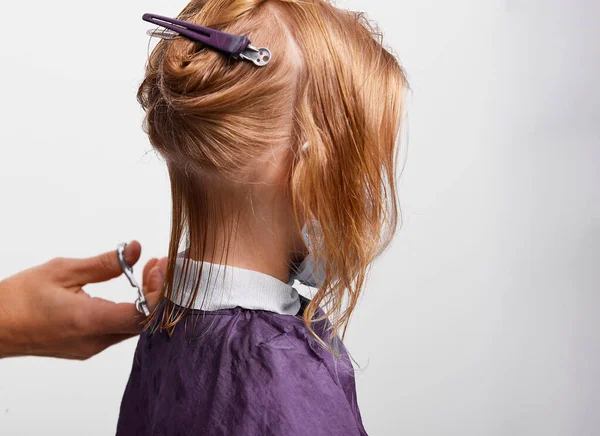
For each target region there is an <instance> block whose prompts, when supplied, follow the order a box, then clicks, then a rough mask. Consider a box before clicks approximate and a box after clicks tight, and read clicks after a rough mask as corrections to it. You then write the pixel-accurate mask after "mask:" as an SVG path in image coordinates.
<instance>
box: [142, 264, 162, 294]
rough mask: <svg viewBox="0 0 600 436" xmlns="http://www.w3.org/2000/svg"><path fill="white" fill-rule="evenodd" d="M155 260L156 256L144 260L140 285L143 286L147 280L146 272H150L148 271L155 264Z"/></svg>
mask: <svg viewBox="0 0 600 436" xmlns="http://www.w3.org/2000/svg"><path fill="white" fill-rule="evenodd" d="M157 262H158V259H157V258H153V259H150V260H149V261H148V262H146V265H145V266H144V273H143V274H142V287H144V284H145V283H147V282H148V274H150V271H151V270H152V268H154V267H155V266H156V263H157Z"/></svg>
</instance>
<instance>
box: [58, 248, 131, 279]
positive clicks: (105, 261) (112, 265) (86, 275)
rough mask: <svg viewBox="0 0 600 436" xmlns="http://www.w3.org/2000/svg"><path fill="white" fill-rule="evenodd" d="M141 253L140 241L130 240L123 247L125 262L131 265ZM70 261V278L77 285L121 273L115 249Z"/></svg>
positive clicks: (116, 275)
mask: <svg viewBox="0 0 600 436" xmlns="http://www.w3.org/2000/svg"><path fill="white" fill-rule="evenodd" d="M141 254H142V246H141V245H140V243H139V242H138V241H131V242H130V243H129V244H127V247H125V252H124V258H125V262H127V264H128V265H131V266H133V265H134V264H135V263H136V262H137V261H138V260H139V258H140V255H141ZM70 263H71V265H70V266H69V268H68V269H69V272H70V274H71V277H72V280H73V281H74V282H75V283H76V284H77V285H78V286H84V285H86V284H88V283H98V282H105V281H107V280H110V279H113V278H115V277H118V276H120V275H121V274H122V273H123V271H122V270H121V264H120V263H119V258H118V256H117V251H116V249H115V250H113V251H109V252H107V253H104V254H100V255H98V256H94V257H89V258H87V259H71V260H70Z"/></svg>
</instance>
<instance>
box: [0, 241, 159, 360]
mask: <svg viewBox="0 0 600 436" xmlns="http://www.w3.org/2000/svg"><path fill="white" fill-rule="evenodd" d="M140 253H141V246H140V244H139V243H138V242H136V241H134V242H132V243H130V244H128V245H127V248H126V249H125V260H126V261H127V263H128V264H129V265H133V264H135V263H136V262H137V261H138V259H139V258H140ZM165 268H166V259H161V260H158V259H152V260H150V261H149V262H148V263H147V264H146V266H145V268H144V277H143V288H144V293H145V295H146V299H147V301H148V305H149V306H150V308H151V309H152V308H154V306H155V305H156V304H157V302H158V294H159V291H160V288H161V286H162V282H163V277H164V271H165ZM119 275H121V268H120V266H119V261H118V259H117V254H116V251H115V250H113V251H111V252H108V253H105V254H101V255H99V256H96V257H92V258H88V259H64V258H58V259H53V260H51V261H49V262H47V263H45V264H43V265H39V266H36V267H34V268H31V269H28V270H26V271H23V272H20V273H18V274H16V275H14V276H12V277H9V278H7V279H6V280H3V281H0V358H1V357H8V356H26V355H35V356H52V357H61V358H67V359H87V358H89V357H91V356H93V355H95V354H97V353H99V352H100V351H102V350H104V349H105V348H107V347H110V346H111V345H114V344H116V343H117V342H120V341H122V340H124V339H127V338H130V337H132V336H135V335H137V334H139V332H140V331H141V329H142V325H141V323H142V322H143V321H144V317H143V316H142V315H140V314H139V313H138V312H137V310H136V308H135V305H134V304H133V303H118V304H117V303H113V302H111V301H107V300H103V299H101V298H91V297H90V296H89V295H87V294H86V293H85V292H84V290H83V289H82V287H83V286H85V285H86V284H88V283H98V282H104V281H107V280H110V279H112V278H115V277H117V276H119ZM118 286H122V287H123V288H124V290H127V291H128V292H131V297H132V299H133V298H134V295H135V294H134V292H133V288H130V287H129V284H128V283H127V281H126V280H123V281H121V282H119V284H118Z"/></svg>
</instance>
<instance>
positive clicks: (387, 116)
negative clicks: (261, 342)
mask: <svg viewBox="0 0 600 436" xmlns="http://www.w3.org/2000/svg"><path fill="white" fill-rule="evenodd" d="M178 18H179V19H181V20H185V21H188V22H193V23H197V24H201V25H203V26H208V27H212V28H216V29H219V30H223V31H225V32H229V33H235V34H245V35H248V36H249V38H250V40H251V41H256V42H257V43H258V44H262V45H265V46H267V47H269V49H271V51H272V53H273V55H274V57H273V60H272V62H271V63H270V64H269V65H268V66H266V67H263V68H258V67H256V66H254V65H252V64H251V63H249V62H240V61H235V60H232V59H229V58H227V57H226V56H224V55H222V54H219V53H216V52H214V51H212V50H209V49H206V48H203V47H202V45H201V44H198V43H195V42H193V41H190V40H188V39H185V38H176V39H174V40H170V41H164V40H163V41H160V42H159V43H158V44H157V46H156V47H155V49H154V50H153V52H152V54H151V56H150V59H149V61H148V64H147V67H146V75H145V78H144V81H143V83H142V84H141V86H140V88H139V91H138V101H139V102H140V104H141V105H142V107H143V108H144V110H145V111H146V117H145V120H144V128H145V131H146V132H147V133H148V135H149V138H150V141H151V143H152V145H153V146H154V148H155V149H156V150H157V151H158V152H159V153H160V154H161V155H162V156H163V157H164V158H165V160H166V162H167V165H168V168H169V175H170V179H171V190H172V203H173V204H172V208H173V210H172V228H171V241H170V246H169V263H168V268H167V274H166V279H165V286H164V288H163V296H166V297H167V298H166V300H165V304H166V308H165V310H162V311H161V312H160V313H162V315H161V316H160V319H159V320H158V319H156V318H157V317H158V316H159V315H158V313H159V312H158V311H155V312H153V314H152V315H151V318H150V320H149V322H152V321H153V320H155V321H159V323H158V324H159V326H160V328H165V329H171V330H172V329H173V328H174V326H175V325H176V324H177V323H178V322H179V321H180V320H181V319H182V318H183V317H184V316H185V313H186V311H187V309H186V306H188V305H190V303H192V300H193V299H195V298H196V297H197V293H198V287H197V286H196V291H195V292H194V293H193V295H192V296H191V297H190V299H189V301H186V302H181V305H176V304H174V303H173V302H171V300H173V299H174V297H175V296H176V294H177V292H178V291H177V289H174V288H175V286H174V283H175V279H176V277H175V261H176V258H177V254H178V251H179V249H180V245H181V243H182V242H184V241H185V242H186V243H187V245H188V246H189V250H190V252H188V254H187V255H186V262H187V261H188V260H189V258H191V257H193V256H194V257H196V258H200V259H201V258H202V256H203V255H204V254H205V252H206V247H208V246H210V245H211V244H209V238H211V231H210V229H211V228H213V227H214V226H215V224H216V223H225V222H226V223H228V224H229V225H230V226H231V229H233V228H234V226H235V225H236V224H235V223H236V222H237V221H238V220H239V219H240V217H239V216H236V217H235V218H232V217H231V216H232V214H231V213H230V212H228V209H227V207H226V206H227V204H230V203H231V199H232V198H235V197H236V196H239V195H243V194H242V193H241V192H242V191H243V189H232V188H231V185H229V184H227V183H219V180H226V179H231V180H243V177H244V174H247V172H248V171H249V163H251V162H253V161H256V160H257V159H259V158H260V157H261V156H264V155H265V153H268V152H269V150H271V149H272V148H273V147H281V146H282V144H286V146H287V147H288V148H289V173H288V176H287V177H286V178H285V180H284V181H283V183H285V184H286V189H288V190H289V193H290V196H291V204H292V208H293V214H294V217H295V218H296V224H297V226H298V231H300V229H301V226H302V224H303V223H308V224H309V226H308V233H309V237H310V238H311V239H312V240H318V241H319V244H316V247H315V252H314V253H313V254H314V256H315V258H316V260H317V262H323V264H324V265H325V270H326V277H325V281H324V283H323V285H322V286H321V287H320V288H319V289H318V290H317V292H316V294H315V295H314V296H313V298H312V299H311V301H310V304H309V305H308V307H307V308H306V309H305V310H304V315H303V316H304V322H305V324H306V326H307V328H308V329H309V330H310V331H311V333H312V334H313V335H315V332H314V331H313V327H312V323H313V322H314V321H316V317H315V312H316V310H317V309H318V308H319V307H321V308H323V309H324V311H325V313H326V315H327V316H328V318H329V319H330V321H331V332H330V333H331V335H332V336H333V335H338V334H340V333H341V336H342V338H343V336H344V334H345V331H346V327H347V324H348V321H349V319H350V317H351V315H352V312H353V310H354V308H355V306H356V303H357V300H358V298H359V295H360V293H361V290H362V289H363V286H364V282H365V278H366V274H367V270H368V268H369V266H370V264H371V263H372V262H373V260H374V259H375V258H376V257H377V256H378V255H379V254H380V253H381V252H382V250H383V249H385V248H386V246H387V245H388V244H389V242H390V240H391V238H392V236H393V233H394V231H395V229H396V227H397V215H398V211H397V199H396V180H395V172H396V163H397V149H398V147H397V142H398V138H399V131H400V126H401V118H402V113H403V104H404V95H405V90H406V89H407V87H408V85H407V80H406V76H405V73H404V70H403V69H402V67H401V66H400V64H399V63H398V61H397V59H396V58H395V57H394V56H393V55H392V54H391V53H390V52H388V51H387V50H386V49H385V48H384V46H383V45H382V41H381V35H380V34H379V33H378V32H377V31H376V30H375V29H374V28H373V27H372V26H371V25H370V24H369V22H368V21H367V19H366V18H365V17H364V16H363V15H362V14H360V13H354V12H349V11H345V10H341V9H338V8H336V7H334V6H333V5H331V4H330V3H328V2H327V1H324V0H192V1H191V2H190V3H189V4H188V5H187V6H186V7H185V9H184V10H183V11H182V12H181V13H180V14H179V16H178ZM307 142H308V144H310V146H309V147H308V149H307V150H306V151H304V152H301V148H302V145H303V144H305V143H307ZM240 144H243V146H242V145H240ZM241 185H243V183H242V184H241ZM209 205H210V207H208V206H209ZM207 211H211V212H210V213H209V212H207ZM215 211H221V212H220V213H216V212H215ZM313 220H316V221H318V222H319V224H320V229H316V228H314V227H313V226H310V223H311V222H314V221H313ZM212 242H213V244H212V247H213V251H214V247H215V244H214V242H215V241H212ZM229 243H230V241H228V240H225V241H219V244H223V245H224V247H225V248H226V249H227V250H228V247H229ZM184 269H185V267H184ZM315 336H316V335H315Z"/></svg>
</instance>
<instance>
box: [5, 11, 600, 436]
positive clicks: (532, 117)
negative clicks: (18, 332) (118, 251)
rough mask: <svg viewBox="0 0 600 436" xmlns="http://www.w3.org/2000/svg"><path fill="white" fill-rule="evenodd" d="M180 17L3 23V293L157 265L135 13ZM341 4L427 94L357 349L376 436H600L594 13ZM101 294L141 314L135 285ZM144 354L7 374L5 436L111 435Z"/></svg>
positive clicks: (414, 99)
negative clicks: (63, 261) (15, 278)
mask: <svg viewBox="0 0 600 436" xmlns="http://www.w3.org/2000/svg"><path fill="white" fill-rule="evenodd" d="M185 4H186V1H185V0H178V1H169V2H166V1H157V0H147V1H144V2H139V1H137V2H131V3H129V2H123V1H114V0H107V1H104V2H102V3H94V4H89V3H84V2H81V1H78V2H76V1H72V0H62V1H61V0H59V1H54V2H45V1H41V0H30V1H28V2H17V1H12V2H10V3H9V4H5V6H4V7H3V10H4V11H3V16H4V22H3V29H2V38H1V39H0V66H1V68H0V95H1V96H2V104H1V105H0V115H1V118H0V119H1V121H0V123H1V129H0V146H1V153H0V211H1V213H2V215H1V221H0V277H6V276H9V275H11V274H13V273H15V272H17V271H19V270H20V269H24V268H27V267H29V266H32V265H34V264H37V263H41V262H44V261H46V260H48V259H50V258H52V257H56V256H69V257H77V256H90V255H94V254H97V253H100V252H104V251H107V250H110V249H113V248H115V246H116V244H117V243H118V242H120V241H126V240H130V239H132V238H136V239H138V240H140V241H141V242H142V245H143V254H142V262H145V261H146V260H148V259H149V258H150V257H154V256H160V255H164V254H165V253H166V249H167V243H168V235H169V214H170V199H169V188H168V179H167V175H166V171H165V169H164V165H163V163H162V162H161V161H160V160H159V159H158V158H157V157H156V156H155V155H154V154H153V153H151V152H149V151H150V145H149V143H148V141H147V139H146V137H145V135H144V134H143V132H142V130H141V128H140V122H141V119H142V112H141V109H140V108H139V107H138V104H137V102H136V101H135V92H136V89H137V85H138V84H139V82H140V80H141V78H142V75H143V67H144V63H145V60H146V56H147V46H148V37H147V36H146V35H145V30H146V29H147V28H149V26H148V25H147V23H144V22H143V21H142V20H141V16H142V14H143V13H144V12H155V13H159V14H163V15H170V16H174V15H176V14H177V13H178V12H179V11H180V10H181V9H182V8H183V6H184V5H185ZM339 5H340V6H342V7H348V8H351V9H355V10H364V11H366V12H367V14H368V15H369V17H370V18H372V19H374V20H376V21H378V22H379V23H380V25H381V27H382V29H383V30H384V32H385V41H386V43H387V45H389V46H390V47H392V48H393V49H394V51H395V52H396V53H397V54H398V55H399V57H400V59H401V61H402V63H403V65H404V66H405V68H406V69H407V71H408V74H409V80H410V82H411V86H412V90H413V92H412V96H411V100H410V106H409V108H408V113H409V119H408V125H409V132H408V139H409V142H408V149H407V159H408V160H407V163H406V168H405V171H404V173H403V175H402V178H401V190H400V198H401V202H402V210H403V215H404V226H403V228H402V229H401V231H400V233H399V234H398V236H397V238H396V240H395V243H394V244H393V246H392V247H391V248H390V250H389V251H388V252H387V253H386V254H385V255H384V256H383V257H382V258H381V259H380V260H379V261H378V262H377V263H376V264H375V266H374V268H373V270H372V273H371V276H370V279H369V282H368V288H367V290H366V293H365V295H364V297H363V298H362V300H361V303H360V305H359V307H358V309H357V312H356V315H355V317H354V319H353V322H352V324H351V327H350V330H349V333H348V338H347V345H348V347H349V349H350V351H351V352H352V353H353V355H354V358H355V359H356V360H357V361H358V363H359V364H360V366H361V369H357V384H358V395H359V404H360V406H361V410H362V414H363V419H364V422H365V426H366V428H367V431H368V432H369V433H370V434H372V435H390V436H392V435H427V436H433V435H460V436H467V435H469V436H470V435H473V436H480V435H498V436H505V435H519V436H534V435H544V436H570V435H573V436H575V435H576V436H587V435H589V436H593V435H598V434H600V414H599V413H598V404H600V340H599V329H600V321H599V319H598V314H597V312H598V310H599V309H600V295H599V294H598V291H599V288H600V286H599V285H600V272H599V271H598V263H599V262H598V261H599V259H600V249H599V248H598V245H599V244H600V201H599V200H600V195H599V190H600V183H599V182H600V177H599V175H598V166H599V163H600V127H599V123H600V104H599V101H600V85H599V84H598V77H600V68H599V62H600V61H599V59H600V44H599V42H598V41H600V30H599V27H598V25H597V23H598V19H599V18H600V4H599V3H598V2H595V1H593V0H587V1H586V0H577V1H571V2H566V1H558V0H546V1H533V0H524V1H511V0H488V1H474V0H470V1H467V0H456V1H453V2H446V1H441V0H437V1H433V0H405V1H393V2H392V1H387V0H386V1H384V0H353V1H340V2H339ZM404 145H405V146H406V144H404ZM138 272H139V270H138ZM89 291H90V292H91V293H92V294H94V295H102V296H105V297H106V298H110V299H114V300H119V301H124V300H129V301H133V299H134V297H135V293H134V291H133V290H132V289H131V288H130V287H129V285H128V283H127V282H126V280H125V279H124V278H120V279H117V280H116V281H114V282H111V283H109V284H105V285H99V286H93V287H91V288H89ZM135 343H136V341H135V340H130V341H127V342H125V343H122V344H120V345H118V346H115V347H113V348H112V349H109V350H107V351H105V352H104V353H102V354H101V355H99V356H97V357H95V358H92V359H91V360H89V361H86V362H71V361H60V360H55V359H41V358H16V359H5V360H2V361H0V434H2V435H37V434H48V435H90V436H96V435H110V434H114V431H115V425H116V420H117V416H118V410H119V404H120V399H121V395H122V393H123V390H124V387H125V384H126V381H127V378H128V375H129V370H130V366H131V360H132V355H133V350H134V347H135Z"/></svg>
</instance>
